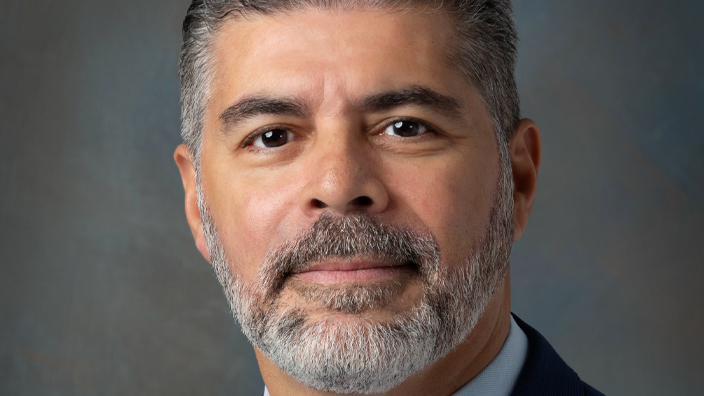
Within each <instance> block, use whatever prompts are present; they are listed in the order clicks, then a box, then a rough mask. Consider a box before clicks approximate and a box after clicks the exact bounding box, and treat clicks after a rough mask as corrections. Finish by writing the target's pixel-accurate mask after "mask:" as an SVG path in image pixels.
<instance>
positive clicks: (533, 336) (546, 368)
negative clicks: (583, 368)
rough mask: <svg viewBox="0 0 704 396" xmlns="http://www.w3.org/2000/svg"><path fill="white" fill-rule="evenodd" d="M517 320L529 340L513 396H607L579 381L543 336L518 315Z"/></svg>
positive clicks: (515, 317)
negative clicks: (526, 353)
mask: <svg viewBox="0 0 704 396" xmlns="http://www.w3.org/2000/svg"><path fill="white" fill-rule="evenodd" d="M513 318H514V319H515V320H516V323H518V326H519V327H520V328H521V330H523V332H524V333H526V336H527V337H528V355H527V356H526V362H525V363H524V364H523V369H521V374H520V375H519V376H518V380H516V385H515V386H514V387H513V392H511V396H530V395H540V396H546V395H550V396H551V395H565V396H567V395H569V396H572V395H575V396H577V395H579V396H604V395H603V394H602V393H601V392H599V391H598V390H596V389H594V388H592V387H591V386H589V385H587V384H586V383H585V382H584V381H582V380H581V379H579V376H578V375H577V373H575V372H574V370H572V369H571V368H570V367H569V366H568V365H567V364H566V363H565V362H564V361H563V360H562V359H561V358H560V356H559V355H558V354H557V352H555V350H554V349H553V348H552V347H551V346H550V344H549V343H548V341H547V340H546V339H545V338H544V337H543V336H542V335H540V333H538V332H537V331H536V330H535V329H534V328H532V327H530V326H528V325H527V324H526V323H525V322H524V321H522V320H520V319H519V318H518V317H517V316H516V315H513Z"/></svg>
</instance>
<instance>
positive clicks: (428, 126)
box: [376, 117, 438, 140]
mask: <svg viewBox="0 0 704 396" xmlns="http://www.w3.org/2000/svg"><path fill="white" fill-rule="evenodd" d="M400 121H407V122H415V123H416V124H418V125H421V126H423V127H425V129H426V133H428V132H429V133H432V134H437V133H438V129H437V128H436V127H435V126H434V125H433V124H430V123H429V122H427V121H423V120H419V119H418V118H414V117H398V118H392V119H390V120H387V121H386V122H385V123H384V124H382V126H380V127H379V128H377V129H376V131H378V132H377V133H376V134H377V135H381V134H382V133H384V131H385V130H386V128H388V127H390V126H391V125H393V124H395V123H397V122H400ZM414 137H416V138H417V137H419V136H414ZM402 139H406V140H409V139H412V138H407V137H406V138H402Z"/></svg>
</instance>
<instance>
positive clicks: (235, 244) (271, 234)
mask: <svg viewBox="0 0 704 396" xmlns="http://www.w3.org/2000/svg"><path fill="white" fill-rule="evenodd" d="M219 180H221V181H224V180H227V182H225V183H223V182H220V183H218V184H219V186H218V188H216V189H214V191H213V193H214V194H213V195H215V196H217V197H221V198H220V199H218V200H210V199H209V202H211V205H212V206H213V207H211V210H212V211H213V217H214V218H216V219H217V220H216V222H217V225H218V231H219V232H220V236H221V240H222V243H223V245H224V247H225V251H226V253H227V255H228V257H229V258H230V265H231V266H232V267H233V268H232V270H233V271H234V272H235V273H238V274H240V275H242V276H244V277H245V278H247V279H254V277H256V274H257V271H258V270H259V267H260V266H261V264H262V262H263V260H264V257H265V256H266V254H267V252H268V251H269V250H270V249H272V248H274V247H276V246H278V245H280V244H281V243H283V242H285V241H286V240H287V238H288V237H290V236H291V235H290V233H289V232H287V231H288V230H286V229H282V227H283V226H282V224H287V221H286V219H287V217H288V216H290V215H291V213H292V212H293V211H292V210H291V209H292V208H295V206H296V204H297V191H298V190H300V186H298V185H297V183H296V181H294V180H291V179H286V178H282V177H281V176H280V175H259V174H256V173H249V174H247V175H245V174H229V175H228V174H221V176H220V179H219ZM215 206H217V209H216V208H215ZM216 210H217V217H215V216H216Z"/></svg>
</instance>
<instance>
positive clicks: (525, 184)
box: [508, 119, 542, 241]
mask: <svg viewBox="0 0 704 396" xmlns="http://www.w3.org/2000/svg"><path fill="white" fill-rule="evenodd" d="M508 150H509V155H510V156H511V168H512V170H513V186H514V191H513V205H514V216H513V240H514V241H517V240H518V239H519V238H520V237H521V235H523V231H524V230H525V229H526V224H527V223H528V216H530V211H531V209H533V198H535V191H536V189H537V188H538V168H539V167H540V156H541V152H542V149H541V146H540V131H538V126H537V125H535V122H533V121H532V120H529V119H523V120H521V121H520V122H519V123H518V126H517V127H516V130H515V131H514V133H513V136H512V137H511V139H510V140H509V143H508Z"/></svg>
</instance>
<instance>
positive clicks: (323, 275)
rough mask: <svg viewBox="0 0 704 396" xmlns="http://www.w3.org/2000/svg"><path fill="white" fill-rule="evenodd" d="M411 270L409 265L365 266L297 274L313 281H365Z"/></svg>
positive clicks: (382, 278)
mask: <svg viewBox="0 0 704 396" xmlns="http://www.w3.org/2000/svg"><path fill="white" fill-rule="evenodd" d="M407 271H409V267H408V266H407V265H400V266H393V267H376V268H365V269H358V270H350V271H315V270H314V271H306V272H301V273H299V274H297V275H298V276H299V277H300V279H302V280H306V281H312V282H331V283H334V282H364V281H367V282H368V281H379V280H384V279H387V278H393V277H396V276H399V275H400V274H402V273H404V272H407Z"/></svg>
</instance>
